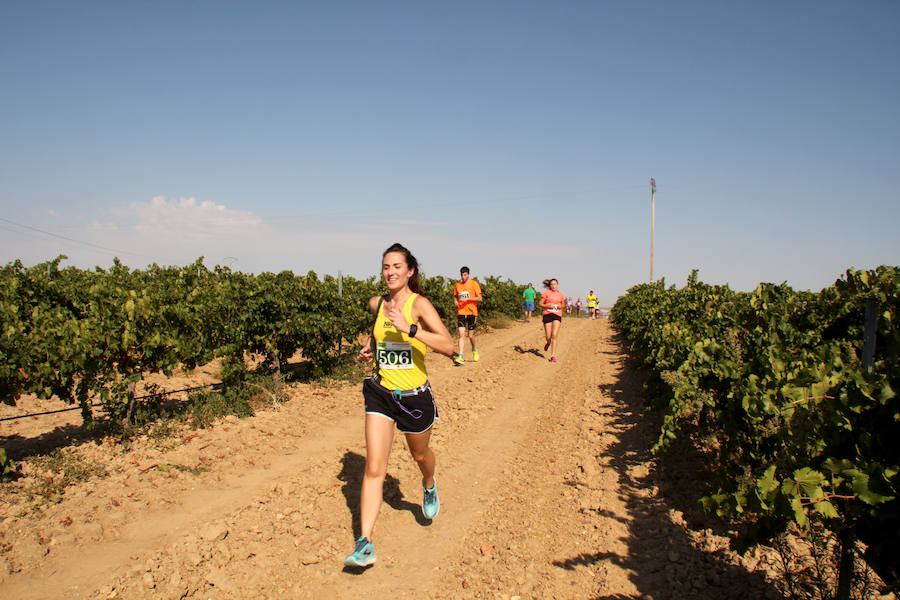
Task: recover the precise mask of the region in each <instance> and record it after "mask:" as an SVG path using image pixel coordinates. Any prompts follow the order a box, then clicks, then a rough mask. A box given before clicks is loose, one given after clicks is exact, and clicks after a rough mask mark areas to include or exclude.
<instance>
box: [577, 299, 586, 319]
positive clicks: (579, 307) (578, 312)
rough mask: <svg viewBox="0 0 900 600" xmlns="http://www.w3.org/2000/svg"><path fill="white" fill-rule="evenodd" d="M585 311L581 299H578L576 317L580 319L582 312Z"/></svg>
mask: <svg viewBox="0 0 900 600" xmlns="http://www.w3.org/2000/svg"><path fill="white" fill-rule="evenodd" d="M583 309H584V305H583V304H582V303H581V298H579V299H578V302H576V303H575V316H576V317H580V316H581V311H582V310H583Z"/></svg>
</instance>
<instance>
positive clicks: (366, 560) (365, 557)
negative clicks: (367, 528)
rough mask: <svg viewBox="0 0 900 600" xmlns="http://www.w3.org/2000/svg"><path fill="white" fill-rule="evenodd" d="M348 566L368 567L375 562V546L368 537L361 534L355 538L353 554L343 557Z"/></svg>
mask: <svg viewBox="0 0 900 600" xmlns="http://www.w3.org/2000/svg"><path fill="white" fill-rule="evenodd" d="M344 564H345V565H346V566H348V567H368V566H369V565H374V564H375V546H373V545H372V542H370V541H369V538H367V537H365V536H362V537H360V538H359V539H358V540H356V548H355V549H354V550H353V554H351V555H350V556H348V557H347V558H345V559H344Z"/></svg>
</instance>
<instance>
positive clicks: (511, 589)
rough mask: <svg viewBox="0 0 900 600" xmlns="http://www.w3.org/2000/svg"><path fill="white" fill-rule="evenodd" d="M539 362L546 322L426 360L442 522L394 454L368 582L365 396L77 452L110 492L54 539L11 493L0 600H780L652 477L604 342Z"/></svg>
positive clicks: (351, 392)
mask: <svg viewBox="0 0 900 600" xmlns="http://www.w3.org/2000/svg"><path fill="white" fill-rule="evenodd" d="M542 346H543V333H542V329H541V325H540V323H539V322H538V321H537V320H535V321H533V322H532V323H529V324H526V323H515V324H514V325H513V326H512V327H510V328H508V329H502V330H498V331H496V332H494V333H491V334H490V335H484V336H481V337H480V338H479V350H480V353H481V355H482V359H481V361H479V362H478V363H471V362H469V363H466V364H465V365H464V366H462V367H454V366H453V365H452V364H451V363H450V361H449V359H447V358H446V357H441V356H437V355H434V354H429V358H428V361H429V365H428V368H429V374H430V376H431V380H432V383H433V386H434V389H435V395H436V399H437V404H438V410H439V412H440V420H439V421H438V423H437V425H436V428H435V432H434V436H433V438H432V440H433V447H434V449H435V452H436V455H437V460H438V467H437V480H438V486H439V493H440V499H441V511H440V514H439V516H438V517H437V518H436V519H435V520H434V521H433V522H428V521H426V520H424V518H423V516H422V513H421V508H420V503H421V495H422V492H421V485H420V476H419V473H418V470H417V468H416V466H415V463H414V462H413V461H412V460H411V458H410V457H409V455H408V452H407V450H406V448H405V446H404V443H403V438H402V436H400V435H398V436H397V437H396V438H395V442H394V448H393V451H392V456H391V462H390V466H389V469H388V480H387V483H386V489H385V504H384V505H383V507H382V510H381V513H380V515H379V519H378V523H377V525H376V530H375V535H374V541H375V549H376V553H377V555H378V562H377V563H376V564H375V565H374V566H373V567H371V568H369V569H367V570H365V571H362V572H360V571H356V570H348V569H345V568H344V567H343V558H344V556H345V555H346V554H347V553H349V551H350V550H351V549H352V545H353V541H354V539H355V537H356V535H358V527H359V525H358V522H357V520H356V515H357V513H358V510H357V508H358V500H359V498H358V494H359V485H360V479H361V475H362V471H363V465H364V461H365V458H364V457H365V447H364V437H363V414H362V399H361V394H360V386H359V385H358V384H356V385H352V384H348V385H343V386H332V387H322V386H306V385H302V386H297V387H296V388H294V389H293V392H292V400H291V401H290V402H286V403H284V404H282V405H281V406H279V407H278V409H277V410H264V411H258V412H257V415H256V416H255V417H252V418H249V419H243V420H238V419H236V418H234V417H231V418H228V419H225V420H223V421H222V422H220V423H218V424H217V425H216V426H215V427H212V428H209V429H206V430H199V431H196V432H185V433H183V434H182V435H181V436H179V437H176V438H170V439H168V440H159V439H152V438H149V437H145V438H144V439H142V440H140V441H138V442H137V443H135V444H133V445H132V446H131V447H130V448H128V449H127V450H126V449H123V448H121V447H118V446H117V445H114V444H102V445H99V446H98V445H95V444H85V445H82V446H80V447H76V448H72V449H71V451H72V452H77V453H81V454H82V455H83V456H85V457H86V458H88V459H90V460H96V461H100V462H102V463H103V464H105V465H106V466H107V470H108V472H109V475H108V476H106V477H103V478H95V479H91V480H88V481H86V482H84V483H80V484H78V485H76V486H73V487H72V488H69V490H67V492H66V494H65V495H64V496H63V498H62V499H61V501H60V502H58V503H57V504H53V505H49V506H46V507H45V508H44V509H43V514H42V516H40V518H38V516H36V515H35V513H34V511H33V510H31V511H30V512H29V511H28V510H26V506H27V505H26V503H25V502H24V501H23V500H22V499H21V498H20V497H17V496H16V495H15V494H13V493H10V492H7V493H5V494H4V496H3V497H2V499H0V500H2V502H0V509H2V511H3V512H2V515H0V557H2V560H0V597H3V598H10V599H12V598H16V599H21V600H25V599H31V598H34V599H37V598H41V599H44V598H88V599H95V598H104V599H107V598H126V599H130V598H197V599H200V598H204V599H205V598H215V599H218V598H234V599H237V598H271V599H281V598H360V597H364V598H367V599H369V600H381V599H387V598H390V599H392V600H393V599H396V598H448V599H450V598H506V599H512V598H516V597H518V598H655V599H661V598H715V599H717V600H718V599H721V598H734V597H746V598H762V597H773V593H774V592H773V589H772V588H771V587H770V586H769V584H767V583H766V581H765V578H764V577H763V575H762V571H761V569H762V566H763V565H764V563H765V561H766V560H768V557H767V556H764V555H754V556H748V557H745V558H743V559H740V557H736V556H734V555H732V554H731V553H730V552H728V551H727V550H725V549H724V547H725V546H726V545H727V541H726V540H725V539H724V538H723V537H721V536H719V535H717V533H716V532H714V531H712V530H710V529H703V528H702V527H704V526H705V527H709V525H705V524H703V523H702V522H700V521H698V520H696V519H698V518H699V517H696V516H695V515H693V510H694V509H693V506H694V505H695V499H696V496H694V495H691V492H687V493H685V492H683V491H682V489H683V486H684V485H688V486H690V482H691V480H692V479H691V478H692V473H691V472H690V468H689V467H681V466H680V465H681V463H680V462H678V461H679V459H677V458H676V459H675V460H674V461H670V463H671V464H660V461H659V460H657V459H655V458H653V457H651V456H650V455H649V452H648V448H649V446H650V445H651V444H652V442H653V440H654V438H655V435H656V432H657V431H658V430H657V429H656V424H655V423H654V421H653V418H652V417H651V416H649V415H647V414H646V413H645V412H644V411H643V409H642V404H641V397H640V393H641V388H640V381H639V380H638V379H637V378H636V376H635V375H634V374H633V372H632V371H630V370H629V369H627V368H626V365H625V354H624V352H623V349H622V348H621V345H620V342H618V340H617V339H616V336H615V334H614V332H613V330H612V329H611V328H610V326H609V324H608V322H607V321H605V320H595V321H591V320H587V319H567V320H566V321H564V323H563V326H562V331H561V338H560V353H559V360H560V362H559V363H556V364H553V363H550V362H548V360H547V358H548V356H547V353H544V352H543V351H542ZM2 426H3V429H0V434H2V435H4V436H7V437H8V436H12V435H14V434H15V431H12V430H11V428H14V427H15V426H13V425H9V424H8V423H3V424H2ZM667 460H668V459H667ZM685 464H689V463H685ZM18 496H22V494H21V493H19V494H18ZM685 513H688V514H687V515H685ZM757 565H759V569H760V570H757Z"/></svg>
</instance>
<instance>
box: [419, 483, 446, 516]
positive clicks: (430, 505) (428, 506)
mask: <svg viewBox="0 0 900 600" xmlns="http://www.w3.org/2000/svg"><path fill="white" fill-rule="evenodd" d="M422 489H423V490H425V499H424V500H422V513H423V514H424V515H425V518H426V519H433V518H435V517H436V516H437V514H438V512H439V511H440V510H441V501H440V500H438V495H437V479H435V480H434V487H433V488H431V489H428V488H427V487H425V480H424V479H423V480H422Z"/></svg>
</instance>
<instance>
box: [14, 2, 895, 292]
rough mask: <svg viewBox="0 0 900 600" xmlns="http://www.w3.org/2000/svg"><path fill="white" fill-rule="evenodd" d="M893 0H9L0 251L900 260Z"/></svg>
mask: <svg viewBox="0 0 900 600" xmlns="http://www.w3.org/2000/svg"><path fill="white" fill-rule="evenodd" d="M898 24H900V3H897V2H895V1H893V0H891V1H880V2H879V1H867V2H863V3H849V2H832V1H825V2H812V1H808V2H806V1H799V2H790V3H784V2H746V3H733V2H715V1H710V2H662V1H660V2H649V1H648V2H600V1H596V2H552V3H551V2H453V3H447V2H444V3H437V2H412V1H410V2H329V3H324V2H265V1H264V2H259V3H237V2H235V3H231V2H200V1H193V2H153V3H147V2H81V3H72V2H40V1H37V2H35V1H9V0H7V1H5V2H3V3H2V4H0V239H2V241H0V261H3V262H4V263H6V262H9V261H12V260H15V259H17V258H18V259H21V260H22V261H23V262H24V263H25V264H34V263H37V262H41V261H44V260H49V259H51V258H53V257H55V256H56V255H57V254H66V255H68V256H69V260H68V261H67V263H64V264H71V265H76V266H80V267H93V266H94V265H100V266H104V267H106V266H109V265H110V264H111V263H112V260H113V257H114V256H119V257H120V259H122V260H123V261H124V262H125V263H126V264H129V265H132V266H134V267H139V268H142V267H145V266H146V265H148V264H150V263H152V262H157V263H160V264H186V263H189V262H192V261H193V260H195V259H196V258H197V257H199V256H204V257H205V258H206V263H207V264H208V265H209V266H212V265H215V264H228V265H231V266H232V267H233V268H235V269H240V270H244V271H252V272H261V271H279V270H282V269H292V270H294V271H295V272H298V273H305V272H306V271H308V270H314V271H316V272H317V273H319V274H320V275H321V274H324V273H331V274H337V272H338V270H341V271H343V273H345V274H348V275H352V276H354V277H367V276H369V275H373V274H376V273H377V272H378V268H379V264H380V253H381V251H382V250H383V249H384V248H386V247H387V246H389V245H390V244H391V243H393V242H394V241H400V242H403V243H405V244H406V245H407V246H408V247H409V248H410V249H411V250H412V251H413V252H414V253H415V254H416V255H417V256H418V258H419V260H420V262H421V263H422V268H423V271H425V272H426V273H427V274H430V275H437V274H440V275H446V276H455V275H456V274H457V273H458V268H459V266H460V265H462V264H466V265H468V266H470V267H471V268H472V272H473V275H474V276H476V277H484V276H487V275H500V276H504V277H509V278H511V279H513V280H515V281H517V282H520V283H525V282H528V281H534V282H535V283H537V282H539V281H540V280H541V279H543V278H545V277H550V276H553V277H557V278H558V279H559V281H560V289H561V290H562V291H563V292H566V293H567V294H569V295H573V296H580V297H582V298H584V296H585V295H586V294H587V292H588V290H589V289H593V290H595V292H596V293H597V295H598V296H599V297H600V299H601V301H603V303H604V304H611V303H612V302H614V300H615V298H616V297H617V296H619V295H620V294H622V293H624V292H625V290H626V289H627V288H629V287H630V286H632V285H634V284H636V283H640V282H643V281H646V280H647V279H648V277H649V263H650V186H649V179H650V177H654V178H655V180H656V183H657V194H656V239H655V262H654V275H655V276H656V278H661V277H665V278H666V281H667V282H668V283H674V284H677V285H682V284H683V283H684V281H685V279H686V278H687V276H688V274H689V272H690V270H691V269H693V268H697V269H699V270H700V278H701V279H703V280H704V281H707V282H710V283H728V284H729V285H731V286H732V287H733V288H734V289H739V290H749V289H752V288H753V287H755V285H756V284H757V283H759V282H760V281H772V282H776V283H780V282H782V281H787V282H788V283H790V284H791V285H793V286H794V287H795V288H798V289H813V290H818V289H820V288H822V287H824V286H827V285H830V284H831V283H832V282H833V281H834V280H835V279H836V278H837V277H839V276H840V275H841V274H842V273H843V272H844V270H846V269H847V268H849V267H851V266H852V267H857V268H871V267H875V266H877V265H879V264H893V265H896V264H900V241H898V240H900V236H898V235H897V233H896V229H897V223H898V217H900V201H898V193H897V191H896V187H897V186H896V184H895V181H894V179H895V178H896V174H897V173H900V164H898V163H900V120H898V116H900V109H898V107H900V101H898V98H900V60H898V58H900V38H898V36H897V35H896V34H895V31H896V28H897V26H898Z"/></svg>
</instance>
